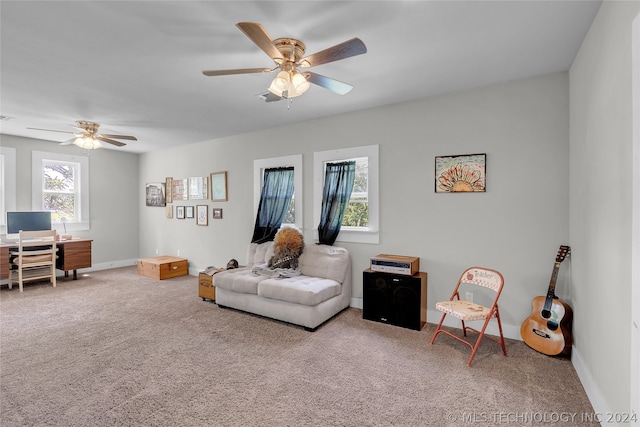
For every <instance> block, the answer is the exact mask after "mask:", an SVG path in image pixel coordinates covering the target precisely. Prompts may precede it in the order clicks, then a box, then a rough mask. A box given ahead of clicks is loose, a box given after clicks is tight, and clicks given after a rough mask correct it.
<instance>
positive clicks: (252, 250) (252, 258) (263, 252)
mask: <svg viewBox="0 0 640 427" xmlns="http://www.w3.org/2000/svg"><path fill="white" fill-rule="evenodd" d="M272 256H273V241H271V242H265V243H249V247H248V248H247V267H249V268H251V267H253V266H254V265H257V264H266V263H267V262H269V260H270V259H271V257H272Z"/></svg>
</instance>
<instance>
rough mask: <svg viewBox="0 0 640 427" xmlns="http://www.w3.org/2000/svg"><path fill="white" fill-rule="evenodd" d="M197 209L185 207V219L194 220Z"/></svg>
mask: <svg viewBox="0 0 640 427" xmlns="http://www.w3.org/2000/svg"><path fill="white" fill-rule="evenodd" d="M194 212H195V208H194V207H193V206H185V207H184V216H185V218H194V217H195V213H194Z"/></svg>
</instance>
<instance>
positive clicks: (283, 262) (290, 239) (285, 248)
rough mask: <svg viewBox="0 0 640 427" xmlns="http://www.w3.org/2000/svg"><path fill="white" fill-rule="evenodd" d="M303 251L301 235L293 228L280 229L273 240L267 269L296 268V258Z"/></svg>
mask: <svg viewBox="0 0 640 427" xmlns="http://www.w3.org/2000/svg"><path fill="white" fill-rule="evenodd" d="M303 249H304V238H303V237H302V233H301V232H300V231H299V230H297V229H295V228H293V227H285V228H281V229H280V230H279V231H278V233H276V236H275V238H274V239H273V256H272V257H271V259H270V260H269V264H268V266H269V268H272V269H273V268H292V269H296V268H298V257H299V256H300V255H301V254H302V250H303Z"/></svg>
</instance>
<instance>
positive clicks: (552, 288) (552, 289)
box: [547, 261, 560, 298]
mask: <svg viewBox="0 0 640 427" xmlns="http://www.w3.org/2000/svg"><path fill="white" fill-rule="evenodd" d="M559 270H560V263H559V262H558V261H556V263H555V264H554V265H553V271H552V272H551V280H550V281H549V290H547V298H555V297H556V282H557V281H558V271H559Z"/></svg>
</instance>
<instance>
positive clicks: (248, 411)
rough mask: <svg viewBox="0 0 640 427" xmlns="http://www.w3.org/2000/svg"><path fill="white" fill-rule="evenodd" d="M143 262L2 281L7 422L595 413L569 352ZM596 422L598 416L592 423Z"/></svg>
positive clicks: (178, 422) (360, 421) (279, 422)
mask: <svg viewBox="0 0 640 427" xmlns="http://www.w3.org/2000/svg"><path fill="white" fill-rule="evenodd" d="M197 292H198V290H197V278H196V277H189V276H185V277H181V278H175V279H170V280H163V281H156V280H152V279H147V278H143V277H138V276H137V275H136V270H135V267H127V268H120V269H114V270H107V271H99V272H95V273H91V274H89V275H88V276H86V277H84V276H82V277H80V279H79V280H77V281H73V280H70V279H64V278H62V279H60V280H59V281H58V286H57V288H53V287H52V286H51V285H49V284H46V283H36V284H30V285H26V286H25V290H24V293H22V294H20V293H19V292H18V290H17V288H16V287H14V289H13V290H9V289H7V288H6V287H2V289H1V290H0V348H1V351H0V357H1V358H0V400H1V403H0V410H1V412H0V424H1V425H2V426H45V425H48V426H219V425H220V426H235V425H247V426H248V425H260V426H301V425H306V426H311V425H313V426H391V425H395V426H425V425H434V426H444V425H456V426H457V425H463V424H469V425H506V424H510V425H550V424H555V423H554V422H552V421H554V420H557V421H568V422H566V423H563V425H579V426H582V425H588V423H586V422H584V420H585V419H586V418H588V417H589V416H590V414H591V413H592V412H593V409H592V407H591V405H590V404H589V401H588V399H587V397H586V395H585V392H584V389H583V388H582V386H581V384H580V382H579V380H578V376H577V375H576V372H575V370H574V369H573V366H572V365H571V363H570V362H569V361H567V360H561V359H554V358H550V357H547V356H544V355H541V354H538V353H536V352H535V351H533V350H531V349H529V348H528V347H527V346H526V345H525V344H523V343H522V342H517V341H508V342H507V352H508V357H504V356H503V355H502V353H501V351H500V349H499V347H498V345H497V344H495V343H493V342H492V341H486V342H485V343H484V344H483V345H482V346H481V348H480V350H479V352H478V354H477V355H476V357H475V359H474V363H473V365H472V367H471V368H468V367H467V366H466V361H467V358H468V356H469V350H468V348H466V347H465V346H464V345H463V344H460V343H457V342H455V341H454V340H451V339H448V338H446V337H444V336H441V337H439V338H438V341H436V343H435V344H434V345H433V346H430V345H429V344H428V341H429V339H430V338H431V334H432V333H433V330H434V325H432V324H428V325H427V326H426V327H425V328H424V329H423V330H422V331H420V332H418V331H412V330H408V329H404V328H399V327H395V326H389V325H384V324H380V323H376V322H371V321H367V320H363V319H362V312H361V311H360V310H358V309H348V310H346V311H344V312H343V313H341V314H340V315H338V316H337V317H335V318H334V319H332V320H330V321H329V322H328V323H326V324H325V325H323V326H321V327H320V328H318V330H317V331H316V332H307V331H305V330H304V329H302V328H299V327H295V326H291V325H288V324H284V323H281V322H276V321H272V320H268V319H264V318H260V317H257V316H253V315H249V314H246V313H241V312H238V311H235V310H230V309H222V308H219V307H218V306H216V305H215V304H212V303H210V302H208V301H207V302H204V301H202V300H201V299H200V298H199V297H198V295H197ZM594 425H597V424H594Z"/></svg>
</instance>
